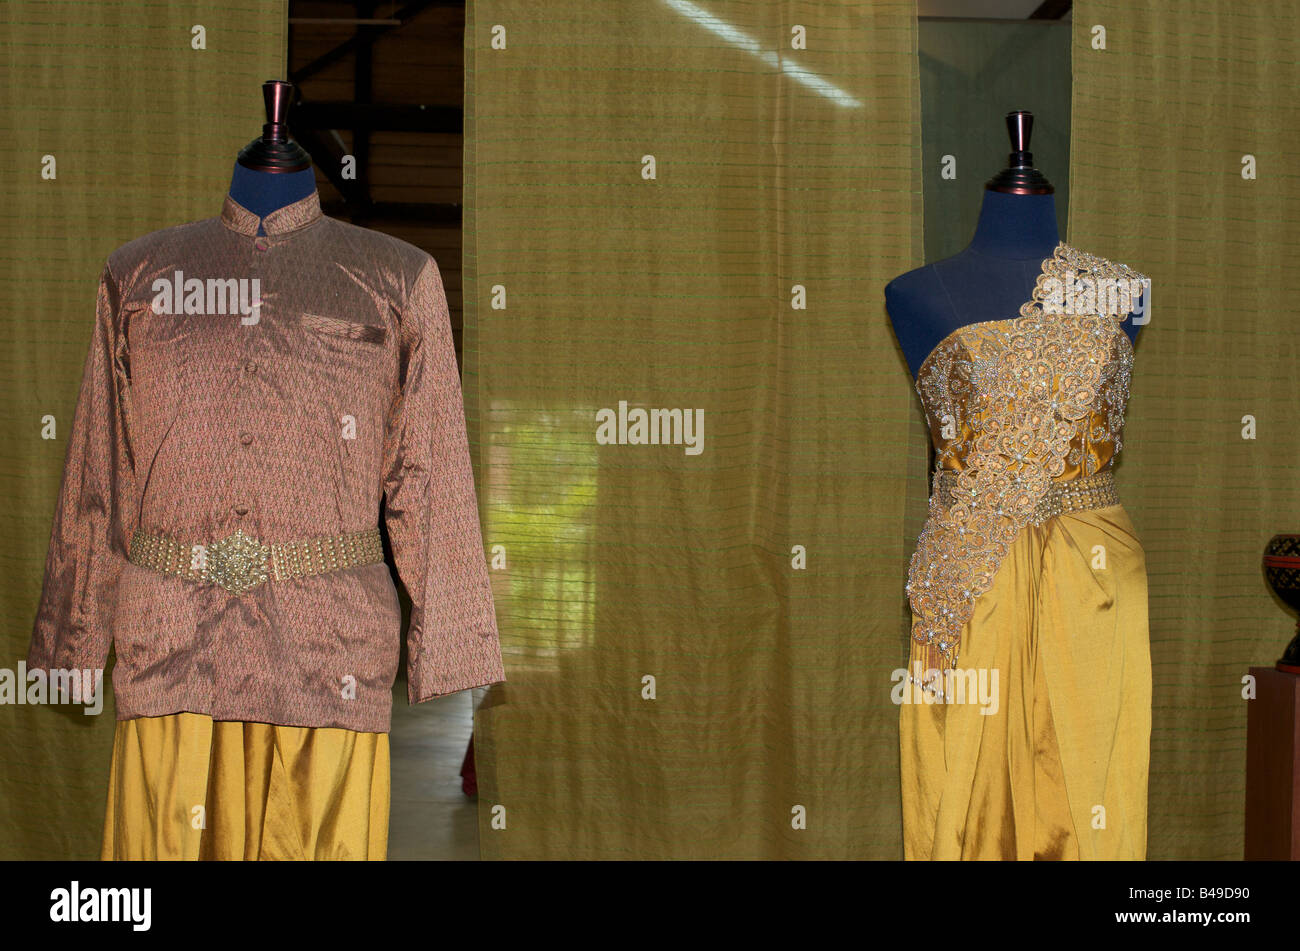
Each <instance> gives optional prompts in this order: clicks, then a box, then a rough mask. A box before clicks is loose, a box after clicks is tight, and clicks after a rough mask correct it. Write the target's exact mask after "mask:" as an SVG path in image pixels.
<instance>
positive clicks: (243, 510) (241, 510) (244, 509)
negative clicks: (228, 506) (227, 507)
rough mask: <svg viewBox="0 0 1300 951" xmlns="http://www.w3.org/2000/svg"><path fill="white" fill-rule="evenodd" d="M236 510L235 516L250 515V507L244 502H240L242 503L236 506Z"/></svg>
mask: <svg viewBox="0 0 1300 951" xmlns="http://www.w3.org/2000/svg"><path fill="white" fill-rule="evenodd" d="M234 508H235V514H236V515H247V514H248V506H247V505H245V504H244V503H243V502H240V503H239V504H238V505H236V506H235V507H234Z"/></svg>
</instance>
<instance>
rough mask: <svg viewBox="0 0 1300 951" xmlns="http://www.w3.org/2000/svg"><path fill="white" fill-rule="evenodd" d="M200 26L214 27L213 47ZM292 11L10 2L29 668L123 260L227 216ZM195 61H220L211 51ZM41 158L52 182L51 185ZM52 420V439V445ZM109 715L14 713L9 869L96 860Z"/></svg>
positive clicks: (4, 373)
mask: <svg viewBox="0 0 1300 951" xmlns="http://www.w3.org/2000/svg"><path fill="white" fill-rule="evenodd" d="M195 27H202V30H201V31H200V32H198V33H196V32H195ZM285 28H286V6H285V4H284V3H282V2H272V3H266V2H260V0H242V2H232V0H219V2H216V3H206V4H202V5H201V6H199V7H194V8H191V7H189V6H188V5H176V4H167V3H151V4H131V3H108V2H99V0H92V2H66V3H57V2H56V3H22V2H14V3H5V4H0V48H3V51H4V58H3V61H2V62H0V75H2V76H3V81H2V82H0V98H2V99H3V108H0V116H2V117H3V118H0V123H2V124H3V125H2V127H0V167H3V169H4V174H3V175H2V176H0V216H3V219H4V226H3V228H0V244H3V251H0V310H2V311H3V313H4V315H5V319H4V322H3V333H4V345H3V347H0V386H3V392H4V400H3V401H2V402H3V407H2V408H0V415H2V416H3V428H4V432H5V434H6V439H5V441H4V445H3V446H2V447H0V497H3V498H4V500H5V505H4V507H3V509H2V510H0V552H2V554H0V571H2V574H3V581H2V582H0V617H2V618H3V644H4V657H3V660H0V666H4V667H6V668H8V669H9V670H14V669H16V667H17V665H18V663H19V662H20V661H22V660H23V659H24V658H25V657H26V654H27V644H28V641H29V639H30V638H31V632H32V622H33V620H34V618H35V615H36V604H37V601H38V600H39V596H40V590H41V577H42V572H43V569H44V566H45V551H46V548H47V547H48V544H49V540H50V519H51V517H52V516H53V514H54V502H55V497H56V495H57V493H58V490H59V480H60V478H61V477H62V474H63V459H64V454H65V452H66V448H67V439H68V430H69V427H70V424H71V421H72V411H73V408H74V407H75V405H76V399H77V391H78V389H79V387H80V384H81V369H82V362H83V361H84V360H85V357H86V348H87V347H88V346H89V344H90V336H91V328H92V327H93V325H94V318H95V287H96V284H97V282H98V280H99V275H100V271H101V270H102V268H103V266H104V260H105V258H107V256H108V254H109V253H110V252H111V251H112V250H113V249H114V248H116V247H118V246H119V245H122V244H124V243H126V242H127V241H130V240H131V239H132V238H136V237H139V236H140V235H142V234H146V233H148V232H150V231H154V230H157V229H158V228H163V227H167V226H170V225H174V224H180V223H181V222H184V221H193V220H196V219H199V218H210V217H212V216H213V215H216V214H219V213H220V211H221V202H222V198H223V197H224V195H225V193H226V190H227V188H228V187H229V185H230V174H231V170H232V168H233V167H234V161H235V156H236V155H237V154H238V152H239V150H240V149H241V148H242V147H243V146H244V145H246V144H247V143H248V142H249V140H250V139H253V138H254V137H256V136H257V135H258V134H259V132H260V130H261V124H262V123H263V122H264V121H265V117H264V115H263V110H262V101H261V84H262V83H263V82H264V81H265V80H267V79H271V78H274V77H276V76H282V75H283V72H284V50H285ZM196 45H202V46H205V47H206V48H203V49H196V48H194V47H195V46H196ZM45 156H53V159H54V162H55V164H54V166H53V169H54V172H55V175H56V177H53V178H43V177H42V167H43V162H44V161H45V159H44V157H45ZM46 417H53V423H54V430H53V435H54V436H55V438H52V439H47V438H43V430H47V427H48V421H47V419H46ZM112 744H113V701H112V697H111V693H110V696H109V697H108V698H107V699H106V700H105V702H104V707H103V712H102V713H101V714H100V715H99V716H86V715H85V714H84V712H82V708H80V707H71V706H62V707H60V706H48V707H29V706H12V707H10V706H4V707H0V763H3V769H0V858H6V859H19V858H27V859H36V858H40V859H58V858H63V859H93V858H98V857H99V845H100V833H101V830H102V828H103V823H104V799H105V794H106V791H107V788H108V764H109V753H110V751H111V749H112Z"/></svg>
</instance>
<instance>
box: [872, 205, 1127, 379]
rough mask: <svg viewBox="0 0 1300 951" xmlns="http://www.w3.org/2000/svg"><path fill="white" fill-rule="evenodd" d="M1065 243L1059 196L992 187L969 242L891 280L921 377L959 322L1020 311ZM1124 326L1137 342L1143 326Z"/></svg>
mask: <svg viewBox="0 0 1300 951" xmlns="http://www.w3.org/2000/svg"><path fill="white" fill-rule="evenodd" d="M1058 241H1059V237H1058V232H1057V224H1056V205H1055V199H1054V198H1053V197H1052V196H1051V195H1011V194H1004V193H1001V192H994V191H986V192H985V193H984V203H983V205H982V206H981V208H980V217H979V223H978V225H977V226H976V229H975V237H974V238H973V239H972V240H971V243H970V245H969V246H968V247H966V248H965V249H964V250H963V251H961V252H959V253H958V254H955V255H953V256H952V257H950V258H944V259H943V260H941V261H936V262H934V263H933V264H927V265H925V266H924V267H919V268H917V269H916V270H913V271H908V272H907V273H906V274H903V275H900V276H899V277H896V278H894V280H892V281H890V282H889V284H888V286H887V287H886V288H885V305H886V307H887V308H888V311H889V316H890V320H891V322H892V323H893V327H894V333H895V335H896V336H897V337H898V341H899V344H900V345H901V346H902V349H903V356H904V357H905V358H906V360H907V365H908V369H909V370H910V371H911V374H912V376H913V378H915V377H916V375H917V372H918V371H919V370H920V368H921V364H922V363H923V362H924V360H925V358H926V356H927V355H928V354H929V353H930V352H931V351H932V350H934V348H935V347H936V346H937V345H938V344H939V343H940V342H942V341H943V340H944V339H945V338H947V337H948V336H949V335H950V334H951V333H952V332H953V331H955V330H957V329H958V328H960V327H965V326H967V325H968V324H974V323H980V322H983V321H989V320H1006V319H1010V318H1013V317H1015V316H1017V315H1018V313H1019V311H1020V306H1021V305H1022V304H1024V303H1025V302H1026V301H1027V300H1029V299H1030V297H1031V296H1032V295H1033V290H1034V284H1035V282H1036V281H1037V279H1038V275H1039V273H1040V268H1041V264H1042V262H1043V261H1044V260H1045V259H1047V258H1050V257H1051V256H1052V252H1053V250H1054V249H1055V248H1056V245H1057V243H1058ZM1123 326H1124V332H1125V333H1126V334H1128V336H1129V339H1130V341H1133V342H1136V339H1137V332H1138V327H1137V325H1135V324H1134V323H1133V322H1132V321H1131V320H1126V321H1125V322H1124V325H1123Z"/></svg>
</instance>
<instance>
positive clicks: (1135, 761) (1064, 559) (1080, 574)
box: [899, 505, 1151, 859]
mask: <svg viewBox="0 0 1300 951" xmlns="http://www.w3.org/2000/svg"><path fill="white" fill-rule="evenodd" d="M974 608H975V610H974V614H973V615H972V617H971V620H970V622H969V623H968V624H967V626H966V627H965V628H964V629H963V631H962V642H961V653H960V658H959V663H960V665H961V668H962V669H963V670H967V671H972V672H973V673H974V675H975V677H976V678H979V677H980V676H983V678H984V684H985V687H986V689H985V691H984V694H983V697H984V698H985V702H981V698H980V694H979V690H978V689H975V690H967V691H966V698H967V702H964V703H924V702H916V700H917V697H916V694H917V692H918V691H916V690H915V689H912V685H910V684H909V685H908V687H909V690H908V692H907V693H908V700H909V702H905V703H903V705H902V707H901V719H900V724H899V727H900V730H899V732H900V740H901V758H902V763H901V765H902V793H903V846H904V855H905V857H906V858H908V859H1143V858H1145V857H1146V839H1147V821H1146V820H1147V766H1148V760H1149V755H1150V740H1151V655H1150V646H1149V641H1148V632H1147V577H1146V559H1145V555H1144V554H1143V551H1142V546H1141V545H1140V544H1139V543H1138V540H1137V537H1136V535H1135V534H1134V531H1133V525H1132V523H1131V522H1130V521H1129V518H1128V514H1127V513H1126V512H1125V511H1124V509H1123V508H1122V507H1121V506H1119V505H1112V506H1108V507H1106V508H1100V509H1092V510H1087V511H1081V512H1071V513H1067V514H1062V515H1058V516H1056V517H1055V518H1052V519H1049V520H1048V521H1046V522H1045V523H1043V524H1042V525H1038V526H1035V525H1028V526H1026V527H1025V528H1024V529H1023V530H1022V531H1021V532H1020V534H1019V535H1018V536H1017V537H1016V539H1015V541H1014V542H1013V543H1012V546H1011V549H1010V551H1009V552H1008V553H1007V555H1006V557H1005V559H1004V560H1003V561H1002V563H1001V565H1000V567H999V569H998V572H997V575H996V576H995V578H994V581H993V584H992V586H991V587H990V588H989V590H988V591H986V592H985V593H984V594H983V595H982V596H981V597H980V598H979V599H978V600H977V601H976V602H975V606H974ZM923 658H924V648H923V647H921V645H919V644H917V643H915V642H913V645H912V656H911V658H910V660H909V672H914V669H915V668H914V666H913V665H915V664H916V663H917V662H918V661H922V660H923ZM995 675H996V677H995ZM928 676H929V675H927V678H928ZM966 683H968V684H969V683H973V684H977V683H978V679H976V680H971V679H968V680H967V681H966ZM995 684H996V687H997V689H993V687H994V685H995ZM984 710H987V711H989V712H987V713H985V712H982V711H984Z"/></svg>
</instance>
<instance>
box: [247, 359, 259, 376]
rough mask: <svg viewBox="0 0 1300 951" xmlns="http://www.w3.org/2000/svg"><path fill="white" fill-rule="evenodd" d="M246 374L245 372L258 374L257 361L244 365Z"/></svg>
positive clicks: (250, 361)
mask: <svg viewBox="0 0 1300 951" xmlns="http://www.w3.org/2000/svg"><path fill="white" fill-rule="evenodd" d="M244 372H245V373H256V372H257V361H256V360H249V361H248V362H247V363H245V364H244Z"/></svg>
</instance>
